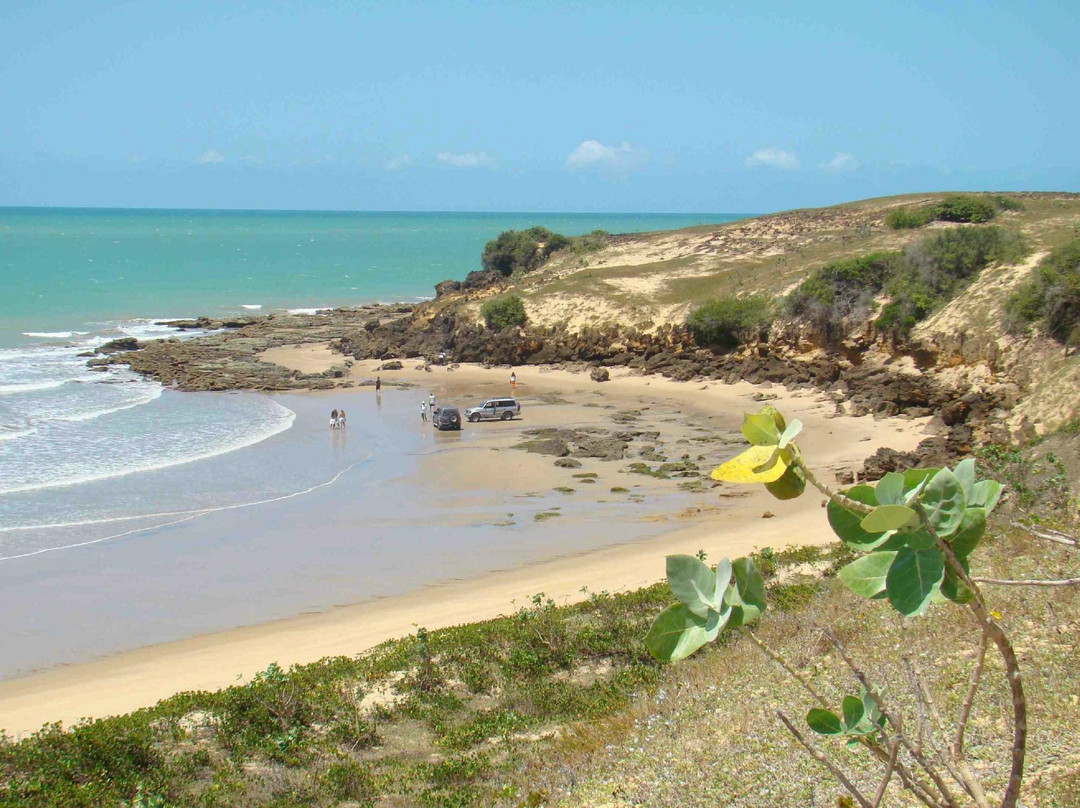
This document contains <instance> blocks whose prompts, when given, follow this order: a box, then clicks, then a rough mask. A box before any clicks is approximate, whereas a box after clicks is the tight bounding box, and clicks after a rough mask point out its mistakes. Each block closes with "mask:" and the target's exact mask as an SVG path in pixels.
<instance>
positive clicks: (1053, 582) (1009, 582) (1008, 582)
mask: <svg viewBox="0 0 1080 808" xmlns="http://www.w3.org/2000/svg"><path fill="white" fill-rule="evenodd" d="M971 580H973V581H974V582H975V583H977V584H992V585H993V586H1078V585H1080V578H1051V579H1048V580H1030V581H1028V580H1019V579H1017V580H1013V579H1008V578H972V579H971Z"/></svg>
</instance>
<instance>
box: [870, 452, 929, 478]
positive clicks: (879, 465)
mask: <svg viewBox="0 0 1080 808" xmlns="http://www.w3.org/2000/svg"><path fill="white" fill-rule="evenodd" d="M918 465H919V458H918V456H917V455H916V454H915V453H914V452H898V451H896V450H895V449H889V448H887V447H883V448H881V449H878V450H877V451H876V452H874V454H872V455H870V457H868V458H866V462H865V463H863V470H862V474H861V475H860V477H861V478H862V479H864V480H880V479H881V478H882V477H884V476H885V475H886V474H888V473H889V472H890V471H904V470H905V469H911V468H915V467H916V466H918Z"/></svg>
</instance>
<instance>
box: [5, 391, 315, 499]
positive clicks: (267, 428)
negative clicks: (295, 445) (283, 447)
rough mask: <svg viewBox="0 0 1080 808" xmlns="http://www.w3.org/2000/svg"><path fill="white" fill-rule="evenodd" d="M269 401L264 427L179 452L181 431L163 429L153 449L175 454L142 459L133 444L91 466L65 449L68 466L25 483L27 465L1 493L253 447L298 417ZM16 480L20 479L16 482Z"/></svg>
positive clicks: (114, 442) (117, 443) (116, 442)
mask: <svg viewBox="0 0 1080 808" xmlns="http://www.w3.org/2000/svg"><path fill="white" fill-rule="evenodd" d="M266 403H267V404H269V405H271V406H272V407H273V411H274V417H271V418H267V419H266V420H265V421H264V422H263V423H262V424H261V428H254V429H252V428H250V427H246V428H241V429H238V430H237V431H236V432H234V433H233V434H231V435H227V436H222V435H218V436H216V437H217V438H218V440H217V441H216V442H213V443H211V445H209V446H206V445H205V444H203V445H195V446H192V447H191V448H189V449H188V451H187V452H186V453H185V452H184V451H183V449H181V450H180V451H179V452H177V451H176V447H177V445H178V444H180V439H181V433H178V432H176V431H173V432H172V433H171V434H170V433H168V432H167V431H165V430H162V433H163V434H157V435H155V436H154V438H155V442H154V444H153V445H152V447H151V448H153V449H159V450H160V449H161V447H163V446H167V447H169V448H170V449H172V453H169V454H164V455H163V454H160V452H159V453H157V454H156V455H155V454H151V456H149V457H142V458H139V457H138V456H137V455H133V454H132V451H137V450H136V449H135V448H134V447H131V451H127V450H125V451H116V452H115V453H114V456H113V457H112V458H110V459H106V458H100V457H96V458H94V463H93V465H88V464H84V463H79V462H78V461H79V459H80V458H78V457H74V458H68V457H67V455H68V454H69V453H68V452H67V451H66V450H65V451H64V452H62V453H61V454H62V455H63V456H64V457H65V459H70V460H71V461H73V462H70V463H68V464H66V466H67V467H66V469H65V468H63V467H61V466H60V465H56V466H54V467H51V468H47V469H46V470H47V471H51V472H53V473H54V474H55V475H56V476H53V477H46V478H43V479H40V478H39V479H38V480H34V481H32V482H22V481H21V480H25V479H26V472H27V471H30V468H29V467H24V469H22V471H23V473H22V474H18V475H17V476H15V477H14V478H12V479H10V480H9V482H8V484H7V485H4V484H0V494H13V493H17V492H23V491H40V490H43V489H46V488H60V487H63V486H69V485H79V484H83V483H90V482H97V481H98V480H107V479H113V478H116V477H124V476H127V475H129V474H137V473H140V472H149V471H158V470H160V469H166V468H172V467H174V466H181V465H185V464H187V463H194V462H195V461H198V460H207V459H209V458H211V457H217V456H219V455H223V454H227V453H228V452H234V451H236V450H237V449H243V448H245V447H248V446H253V445H255V444H256V443H261V442H262V441H264V440H266V439H268V438H271V437H273V436H274V435H277V434H279V433H281V432H284V431H285V430H286V429H288V428H289V427H291V426H292V423H293V421H294V420H295V418H296V413H294V412H293V411H292V410H290V409H288V408H287V407H283V406H281V405H280V404H278V403H277V402H274V401H267V402H266ZM231 415H232V417H236V415H237V414H236V413H234V414H231ZM147 417H151V418H152V417H153V416H152V415H149V416H147ZM96 440H97V443H96V446H97V447H99V448H100V447H102V446H103V444H102V441H103V440H104V441H106V442H107V445H111V446H113V448H114V449H115V450H119V448H120V447H121V440H120V437H118V436H115V435H114V436H108V437H98V438H97V439H96ZM0 445H2V444H0ZM43 448H44V447H43ZM51 449H52V451H53V452H54V453H55V452H58V451H59V449H60V447H58V446H56V445H54V446H52V447H51ZM0 459H2V458H0ZM33 468H35V469H37V470H40V466H39V465H35V466H34V467H33ZM16 479H18V480H20V481H19V482H16V481H15V480H16Z"/></svg>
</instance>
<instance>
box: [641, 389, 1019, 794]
mask: <svg viewBox="0 0 1080 808" xmlns="http://www.w3.org/2000/svg"><path fill="white" fill-rule="evenodd" d="M801 429H802V424H801V423H800V422H799V421H798V420H793V421H792V422H791V423H790V424H788V423H786V421H785V420H784V418H783V416H782V415H781V414H780V413H779V412H778V411H777V410H775V409H774V408H772V407H766V408H764V409H763V410H761V411H760V412H758V413H756V414H752V415H751V414H747V415H746V416H745V419H744V421H743V426H742V432H743V435H744V436H745V437H746V439H747V440H748V441H749V442H750V443H751V446H750V448H749V449H747V450H745V451H744V452H742V453H741V454H740V455H738V456H737V457H735V458H733V459H731V460H729V461H728V462H726V463H724V464H723V465H721V466H719V467H718V468H717V469H715V470H714V471H713V473H712V476H713V478H714V479H717V480H720V481H723V482H740V483H762V484H764V485H765V487H766V488H767V489H768V490H769V491H770V492H771V493H772V494H773V495H774V496H776V497H777V498H779V499H791V498H794V497H797V496H799V495H800V494H802V493H803V491H804V490H805V489H806V486H807V485H808V484H809V485H811V486H812V487H814V488H816V489H817V490H818V491H820V492H821V493H822V494H824V495H825V496H827V497H828V503H827V513H828V520H829V524H830V526H831V527H832V529H833V532H834V533H836V535H837V536H838V537H839V538H840V539H841V541H843V542H844V543H845V544H846V545H848V546H849V547H851V548H853V549H855V550H856V551H859V552H860V553H861V555H860V556H859V557H858V558H856V559H855V560H854V561H852V562H851V563H849V564H848V565H847V566H845V567H844V568H843V569H841V570H840V572H839V574H838V577H839V579H840V580H841V581H842V582H843V583H844V584H845V585H846V586H847V587H848V588H849V589H851V591H853V592H854V593H855V594H857V595H860V596H862V597H864V598H869V599H873V600H884V601H887V602H888V603H889V605H890V606H891V607H892V608H893V609H895V610H896V611H898V612H900V613H901V614H903V615H905V616H916V615H926V614H927V613H928V612H929V610H930V608H931V607H932V606H933V605H935V604H938V603H945V602H952V603H954V604H958V605H961V606H963V607H965V608H967V609H968V610H970V612H971V613H972V615H973V616H974V619H975V621H976V623H977V625H978V626H979V631H980V636H979V651H978V655H977V657H976V660H975V663H974V665H973V667H972V670H971V675H970V678H969V680H968V687H967V691H966V694H965V697H964V700H963V703H962V705H961V706H960V708H959V711H958V714H957V715H956V717H955V718H954V719H953V721H952V723H951V724H950V725H946V722H945V721H944V719H943V717H942V716H941V714H940V712H939V710H938V708H937V706H936V703H935V700H934V698H933V695H932V693H931V690H930V688H929V687H928V685H927V683H926V681H925V679H924V677H923V676H922V674H921V673H920V671H919V670H918V668H917V667H916V665H915V663H914V661H913V660H912V659H911V658H910V657H908V656H904V657H903V659H904V662H905V665H906V668H907V672H908V678H909V684H910V687H911V690H912V694H913V696H914V699H915V703H916V704H917V707H918V715H917V720H908V721H906V722H905V720H904V718H903V717H902V716H901V714H900V713H899V711H898V710H897V709H896V707H895V706H894V705H892V704H890V703H889V701H888V700H887V698H886V694H885V690H884V688H882V687H880V686H878V685H877V684H875V683H874V682H873V681H872V680H871V678H870V677H869V676H867V674H866V673H864V672H863V670H862V669H861V668H860V667H859V665H858V664H857V663H856V662H855V660H854V659H853V658H852V656H851V654H850V653H849V652H848V651H847V649H846V648H845V647H844V645H843V643H841V641H840V640H839V639H838V638H837V637H836V635H835V634H834V633H833V632H832V631H831V630H829V629H828V628H822V629H821V631H822V634H823V635H824V636H825V637H826V638H827V640H828V641H829V642H830V643H831V644H832V645H833V646H834V647H835V648H836V650H837V651H838V652H839V654H840V657H841V658H842V659H843V661H844V663H845V665H846V666H847V667H848V668H849V669H850V671H851V673H852V674H853V675H854V677H855V679H856V680H857V681H858V683H859V692H858V693H857V694H852V695H849V696H846V697H845V698H844V699H843V700H842V703H841V704H840V708H839V710H835V709H833V707H832V705H831V704H830V703H829V702H828V701H827V700H826V699H825V698H824V697H823V696H822V695H821V693H820V692H819V691H818V690H817V689H816V688H815V687H814V685H813V683H812V682H811V681H810V680H809V678H808V677H806V676H805V675H804V674H802V673H801V672H800V671H798V670H797V669H796V668H795V667H794V666H793V665H791V664H790V663H789V662H788V661H787V660H785V659H784V658H783V657H782V656H781V655H780V654H778V653H777V652H775V651H774V650H773V649H771V648H769V647H768V646H767V645H766V644H765V643H764V642H763V641H762V640H761V639H760V638H759V637H758V636H757V635H756V634H754V633H753V631H751V630H749V629H748V628H746V629H745V631H746V634H747V636H748V637H749V639H750V640H751V641H752V642H753V643H754V644H755V645H756V646H757V647H758V648H760V649H761V650H762V651H763V652H764V653H766V654H767V655H768V656H769V657H770V658H772V659H773V660H774V661H775V662H777V663H778V664H779V665H781V666H782V667H783V668H784V669H785V670H786V671H787V672H788V673H789V674H790V675H791V676H792V677H793V678H795V679H796V680H797V681H798V682H799V684H800V685H801V686H802V687H803V688H804V689H805V690H806V691H807V692H809V693H810V694H811V696H812V697H813V698H814V700H815V701H816V702H817V703H818V706H817V707H815V708H813V709H811V710H810V711H809V712H808V713H807V716H806V725H807V726H808V727H809V728H810V729H811V730H812V731H813V732H814V733H817V734H818V735H822V736H837V737H840V738H843V739H844V740H845V741H846V742H847V743H848V744H849V745H857V746H861V747H863V748H864V749H865V750H866V751H867V752H868V753H869V754H870V755H871V756H872V758H873V759H874V765H876V766H880V767H881V768H882V770H883V771H882V774H881V776H880V779H879V781H878V785H877V787H876V789H875V791H874V793H873V794H872V795H867V794H864V793H863V791H862V789H860V788H859V787H858V786H857V785H856V783H855V782H854V780H853V778H851V777H849V776H848V775H847V774H845V773H844V772H843V771H842V770H841V769H840V767H839V766H838V765H837V764H836V763H834V762H833V761H832V760H831V759H830V758H829V756H828V755H827V754H825V752H823V751H821V750H820V749H819V748H818V747H817V746H815V745H814V743H812V742H811V741H810V740H809V739H808V738H807V736H806V735H804V734H803V732H802V731H800V729H799V728H798V727H797V726H796V724H795V722H793V721H792V720H791V719H790V718H789V717H788V716H787V715H785V714H784V713H783V712H780V711H778V712H777V715H778V717H779V719H780V721H781V722H783V724H784V725H785V726H786V727H787V728H788V730H789V731H790V732H791V734H792V735H793V736H794V737H795V739H796V740H797V741H798V742H799V743H800V744H801V745H802V746H803V747H804V748H805V749H806V750H807V752H808V753H809V754H810V755H811V756H812V757H813V758H814V759H815V760H817V761H818V762H820V763H821V764H822V765H824V766H825V767H827V768H828V769H829V771H830V772H831V773H832V774H833V776H834V777H835V778H836V779H837V780H838V781H839V782H840V783H841V785H842V786H843V787H844V788H845V789H846V790H847V791H848V792H849V793H850V794H851V796H852V798H853V799H854V800H855V801H856V802H857V804H858V805H859V806H861V808H877V806H879V805H881V804H882V800H883V799H884V796H885V791H886V788H887V787H888V785H889V783H890V782H891V781H892V780H893V778H894V777H896V778H898V779H899V782H900V784H901V785H902V787H903V788H905V789H907V790H908V791H909V792H911V793H912V794H914V795H915V797H916V798H917V799H918V800H919V801H920V802H922V803H923V804H924V805H927V806H930V808H959V806H961V805H968V804H974V805H975V806H978V808H989V806H990V804H991V803H990V800H989V798H988V797H987V795H986V793H985V792H984V790H983V787H982V785H981V784H980V782H979V780H978V778H977V777H976V776H975V774H974V772H973V770H972V768H971V766H970V765H969V763H968V761H967V758H966V756H965V752H964V737H965V733H966V729H967V725H968V722H969V719H970V717H971V711H972V705H973V703H974V700H975V696H976V693H977V691H978V689H979V686H980V684H981V683H982V674H983V668H984V662H985V657H986V652H987V650H988V648H989V647H991V646H992V647H993V648H994V649H995V650H996V651H997V653H998V654H999V655H1000V656H1001V659H1002V661H1003V663H1004V668H1005V677H1006V680H1007V684H1008V687H1009V691H1010V695H1011V701H1012V716H1011V726H1012V737H1011V753H1010V754H1011V761H1010V763H1011V769H1010V773H1009V778H1008V782H1007V784H1006V787H1005V790H1004V793H1003V794H1002V796H1001V799H1000V803H999V804H1000V805H1001V806H1002V808H1013V807H1014V806H1016V805H1017V801H1018V799H1019V795H1020V785H1021V780H1022V777H1023V771H1024V755H1025V749H1026V744H1027V704H1026V701H1025V698H1024V688H1023V682H1022V678H1021V674H1020V666H1019V663H1018V661H1017V658H1016V653H1015V651H1014V649H1013V646H1012V643H1011V642H1010V641H1009V638H1008V636H1007V635H1006V634H1005V632H1004V631H1003V630H1002V628H1001V626H1000V625H998V623H997V622H996V620H995V616H994V614H993V613H992V612H991V611H990V610H989V609H988V608H987V606H986V602H985V600H984V597H983V594H982V592H981V591H980V589H979V584H978V580H977V579H974V578H972V576H971V574H970V565H969V558H970V556H971V554H972V552H973V551H974V550H975V549H976V547H977V546H978V545H979V542H980V541H981V540H982V538H983V536H984V534H985V532H986V524H987V518H988V516H989V515H990V512H991V511H993V509H994V507H995V506H996V505H997V503H998V500H999V499H1000V497H1001V493H1002V486H1001V485H1000V484H999V483H997V482H995V481H994V480H979V481H977V480H976V476H975V461H974V460H970V459H969V460H963V461H961V462H960V463H958V464H957V465H956V466H955V467H954V468H952V469H949V468H941V469H936V468H930V469H911V470H908V471H905V472H903V473H890V474H887V475H885V476H884V477H882V478H881V480H879V481H878V482H877V484H876V485H872V486H871V485H856V486H854V487H852V488H849V489H847V490H845V491H833V490H831V489H830V488H829V487H828V486H826V485H824V484H823V483H821V482H820V481H819V480H818V479H817V477H816V476H815V475H814V473H813V472H812V470H811V469H810V468H809V467H808V466H807V465H806V464H805V462H804V461H803V457H802V454H801V452H800V451H799V448H798V445H797V444H796V443H795V438H796V437H797V436H798V434H799V433H800V431H801ZM667 573H668V583H669V585H670V587H671V590H672V592H673V593H674V594H675V596H676V598H678V600H679V603H677V604H675V605H673V606H669V607H668V608H666V609H665V610H664V611H663V612H661V613H660V614H659V615H658V616H657V618H656V620H655V622H654V623H653V626H652V628H651V629H650V630H649V633H648V635H647V636H646V638H645V642H646V645H647V646H648V648H649V651H650V652H651V653H652V654H653V655H654V656H655V657H656V658H658V659H661V660H668V661H675V660H679V659H683V658H685V657H687V656H689V655H690V654H692V653H694V652H695V651H696V650H698V649H699V648H700V647H701V646H703V645H704V644H706V643H708V642H711V641H713V640H714V639H716V637H717V636H718V635H719V633H720V630H721V629H722V628H724V627H725V626H728V627H732V628H734V627H746V626H748V625H749V624H750V623H752V622H753V621H754V620H756V619H757V618H758V617H759V616H760V615H761V614H762V613H763V612H764V610H765V608H766V602H765V588H764V582H763V580H762V576H761V574H760V573H759V572H758V570H757V569H756V568H755V566H754V564H753V562H752V561H751V560H749V559H745V558H744V559H738V560H736V561H734V562H729V561H728V560H727V559H724V560H723V561H721V562H720V564H718V565H717V568H716V570H715V571H714V570H712V569H710V568H709V567H707V566H706V565H705V564H703V563H702V562H701V561H700V560H698V559H696V558H694V557H693V556H669V557H668V559H667ZM986 582H988V583H989V582H992V581H989V580H988V581H986Z"/></svg>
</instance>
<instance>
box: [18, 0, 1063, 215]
mask: <svg viewBox="0 0 1080 808" xmlns="http://www.w3.org/2000/svg"><path fill="white" fill-rule="evenodd" d="M1077 42H1080V7H1078V6H1077V5H1076V2H1075V0H1064V1H1062V2H1050V1H1049V0H1046V1H1043V2H1040V0H1028V2H1019V1H1015V2H1014V1H1012V0H1010V1H1009V2H997V3H986V2H985V0H981V1H980V2H968V1H967V0H950V2H946V3H943V2H941V1H940V0H934V2H918V1H917V0H909V1H908V2H888V1H886V2H873V3H868V2H866V1H865V0H859V2H829V1H828V0H821V2H814V3H807V2H782V0H774V2H771V3H746V2H741V3H730V2H726V1H725V0H709V1H708V2H680V1H679V0H666V2H663V3H657V2H655V0H654V1H653V2H648V3H645V2H635V0H623V2H618V3H609V4H604V3H591V2H588V0H575V1H574V2H566V3H564V2H560V0H542V1H541V2H533V0H513V2H510V1H508V0H507V1H505V2H494V0H489V2H457V1H456V0H443V1H442V2H432V3H423V2H414V1H413V0H397V1H396V2H385V3H384V2H369V1H368V0H348V2H315V1H314V0H309V1H308V2H244V1H243V0H229V2H221V0H184V2H182V3H180V2H169V1H168V0H139V1H138V2H132V3H122V2H105V1H104V0H99V2H89V1H83V2H79V1H78V0H69V1H67V2H63V1H61V0H32V1H28V2H23V0H3V2H0V206H31V205H33V206H79V207H81V206H87V207H156V208H233V209H313V210H418V211H425V210H432V211H444V210H448V211H449V210H461V211H643V212H644V211H655V212H744V213H745V212H755V213H758V212H767V211H774V210H785V209H790V208H796V207H807V206H818V205H830V204H836V203H840V202H845V201H851V200H855V199H861V198H867V197H874V196H885V195H891V194H899V193H908V192H918V191H933V190H1067V191H1080V149H1078V148H1077V134H1078V132H1080V104H1078V103H1077V97H1078V92H1080V90H1078V88H1080V48H1078V47H1077Z"/></svg>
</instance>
